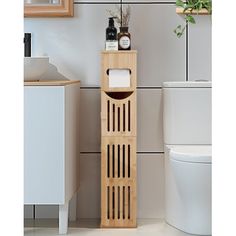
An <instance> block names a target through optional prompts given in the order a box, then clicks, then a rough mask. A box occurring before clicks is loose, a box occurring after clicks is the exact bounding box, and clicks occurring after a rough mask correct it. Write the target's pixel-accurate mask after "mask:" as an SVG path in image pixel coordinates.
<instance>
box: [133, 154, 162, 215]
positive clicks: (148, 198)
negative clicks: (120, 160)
mask: <svg viewBox="0 0 236 236" xmlns="http://www.w3.org/2000/svg"><path fill="white" fill-rule="evenodd" d="M137 175H138V185H137V187H138V196H137V198H138V218H164V216H165V196H164V184H165V182H164V181H165V180H164V155H163V154H139V155H138V173H137Z"/></svg>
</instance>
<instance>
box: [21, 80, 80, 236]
mask: <svg viewBox="0 0 236 236" xmlns="http://www.w3.org/2000/svg"><path fill="white" fill-rule="evenodd" d="M79 94H80V83H79V81H44V82H42V81H41V82H25V86H24V203H25V204H32V205H34V204H35V205H59V233H60V234H64V233H66V232H67V226H68V207H69V201H70V200H71V198H72V197H73V195H74V194H75V193H76V192H77V190H78V186H79V184H78V183H79V181H78V171H77V170H78V164H79V143H78V133H79V132H78V131H79V130H78V128H79V127H78V124H79Z"/></svg>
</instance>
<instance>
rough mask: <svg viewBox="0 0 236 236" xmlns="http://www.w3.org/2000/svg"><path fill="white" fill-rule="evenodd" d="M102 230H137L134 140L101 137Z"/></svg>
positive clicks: (134, 138) (129, 138)
mask: <svg viewBox="0 0 236 236" xmlns="http://www.w3.org/2000/svg"><path fill="white" fill-rule="evenodd" d="M101 163H102V189H101V193H102V196H101V200H102V212H101V226H102V227H136V137H112V138H111V137H102V162H101Z"/></svg>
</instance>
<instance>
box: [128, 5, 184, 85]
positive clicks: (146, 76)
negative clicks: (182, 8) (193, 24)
mask: <svg viewBox="0 0 236 236" xmlns="http://www.w3.org/2000/svg"><path fill="white" fill-rule="evenodd" d="M175 8H176V7H175V5H134V6H132V9H131V11H132V13H131V14H132V16H131V27H130V32H131V35H132V46H133V48H136V49H137V50H138V85H139V86H161V85H162V82H163V81H183V80H185V38H184V37H182V38H181V39H178V38H177V37H176V35H175V34H174V33H173V30H174V28H175V27H176V26H177V25H178V24H180V23H183V18H182V17H180V16H178V15H177V14H176V13H175ZM141 16H142V17H141ZM144 16H145V17H144Z"/></svg>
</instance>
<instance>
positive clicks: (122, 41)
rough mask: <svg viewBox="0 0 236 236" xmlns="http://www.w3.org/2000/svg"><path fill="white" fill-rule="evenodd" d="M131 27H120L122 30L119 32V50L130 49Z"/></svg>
mask: <svg viewBox="0 0 236 236" xmlns="http://www.w3.org/2000/svg"><path fill="white" fill-rule="evenodd" d="M128 29H129V27H127V26H122V27H120V32H119V33H118V49H119V50H130V49H131V36H130V33H129V32H128Z"/></svg>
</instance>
